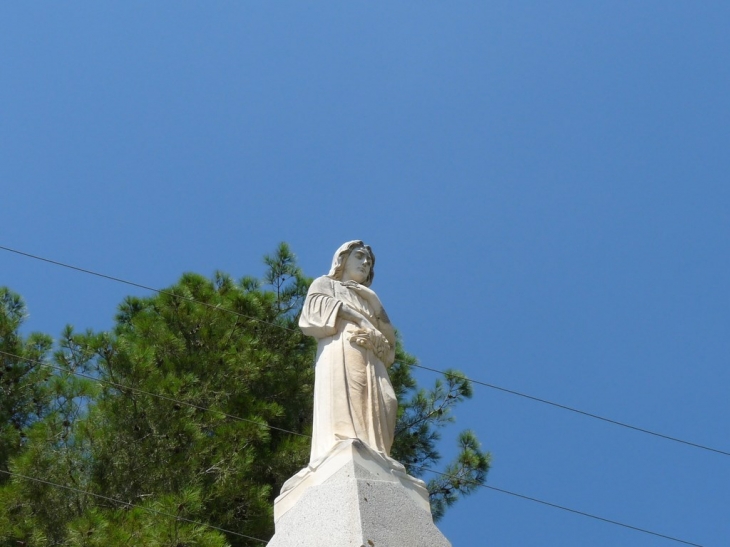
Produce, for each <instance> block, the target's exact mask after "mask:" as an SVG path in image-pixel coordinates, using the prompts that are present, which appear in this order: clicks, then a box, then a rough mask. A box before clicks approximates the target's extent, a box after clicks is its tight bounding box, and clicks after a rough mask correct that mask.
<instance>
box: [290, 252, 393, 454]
mask: <svg viewBox="0 0 730 547" xmlns="http://www.w3.org/2000/svg"><path fill="white" fill-rule="evenodd" d="M374 276H375V255H374V254H373V251H372V249H371V248H370V247H369V246H367V245H365V244H364V243H363V242H362V241H357V240H356V241H349V242H347V243H345V244H344V245H342V246H341V247H340V248H339V249H337V252H336V253H335V256H334V258H333V260H332V268H331V269H330V272H329V274H328V275H325V276H322V277H320V278H318V279H316V280H315V281H314V282H313V283H312V285H311V287H310V288H309V292H308V293H307V298H306V300H305V302H304V308H303V310H302V315H301V318H300V319H299V326H300V327H301V329H302V331H303V332H304V333H305V334H307V335H309V336H313V337H315V338H316V339H317V341H318V345H317V362H316V369H315V380H314V423H313V430H312V452H311V456H310V464H314V463H316V462H318V461H319V460H321V459H323V458H325V457H326V456H327V455H328V454H329V453H330V452H331V451H332V450H333V448H334V447H335V446H336V445H337V443H338V442H340V441H344V440H350V439H359V440H360V441H362V442H363V443H365V444H366V445H367V446H368V447H369V448H370V449H372V450H373V451H375V452H378V453H379V454H381V455H382V456H383V457H385V458H386V459H389V454H390V448H391V445H392V444H393V435H394V432H395V421H396V414H397V411H398V401H397V399H396V397H395V392H394V391H393V386H392V384H391V383H390V378H389V377H388V371H387V367H389V366H390V365H392V364H393V360H394V359H395V331H394V330H393V326H392V325H391V324H390V319H388V315H387V314H386V313H385V310H384V309H383V305H382V304H381V303H380V299H379V298H378V296H377V295H376V294H375V293H374V292H373V291H372V290H371V289H370V288H369V287H370V284H371V283H372V281H373V277H374Z"/></svg>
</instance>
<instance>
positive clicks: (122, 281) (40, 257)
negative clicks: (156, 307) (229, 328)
mask: <svg viewBox="0 0 730 547" xmlns="http://www.w3.org/2000/svg"><path fill="white" fill-rule="evenodd" d="M0 250H3V251H8V252H11V253H15V254H18V255H21V256H25V257H28V258H33V259H35V260H40V261H42V262H48V263H49V264H53V265H55V266H61V267H63V268H69V269H70V270H76V271H77V272H82V273H85V274H89V275H95V276H96V277H101V278H103V279H108V280H110V281H115V282H117V283H123V284H125V285H129V286H131V287H137V288H138V289H144V290H146V291H153V292H156V293H157V294H164V295H165V296H171V297H172V298H179V299H180V300H185V301H186V302H191V303H194V304H200V305H201V306H205V307H207V308H210V309H212V310H220V311H224V312H226V313H231V314H233V315H237V316H238V317H242V318H244V319H250V320H251V321H256V322H257V323H263V324H264V325H270V326H272V327H277V328H280V329H284V330H288V331H290V332H296V331H295V329H290V328H289V327H285V326H284V325H277V324H276V323H272V322H270V321H264V320H263V319H258V318H256V317H252V316H250V315H246V314H244V313H239V312H237V311H234V310H229V309H227V308H221V307H219V306H214V305H212V304H208V303H207V302H201V301H200V300H195V299H194V298H190V297H187V296H182V295H180V294H174V293H171V292H169V291H165V290H162V289H155V288H154V287H148V286H147V285H142V284H141V283H135V282H134V281H127V280H126V279H121V278H119V277H114V276H112V275H107V274H103V273H99V272H95V271H93V270H87V269H86V268H80V267H78V266H73V265H72V264H66V263H64V262H59V261H57V260H51V259H50V258H44V257H42V256H38V255H33V254H30V253H25V252H23V251H18V250H17V249H11V248H10V247H3V246H2V245H0Z"/></svg>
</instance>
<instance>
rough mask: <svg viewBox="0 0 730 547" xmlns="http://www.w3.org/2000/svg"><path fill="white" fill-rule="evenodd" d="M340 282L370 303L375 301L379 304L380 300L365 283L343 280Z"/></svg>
mask: <svg viewBox="0 0 730 547" xmlns="http://www.w3.org/2000/svg"><path fill="white" fill-rule="evenodd" d="M342 284H343V285H344V286H345V287H347V288H348V289H352V290H353V291H354V292H356V293H357V294H359V295H360V296H362V297H363V298H364V299H365V300H367V301H368V302H370V303H375V302H377V303H378V304H380V300H379V299H378V295H377V294H375V291H373V290H372V289H370V288H369V287H366V286H365V285H361V284H360V283H358V282H357V281H343V282H342Z"/></svg>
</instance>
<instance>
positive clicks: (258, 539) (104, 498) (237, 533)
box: [0, 469, 268, 543]
mask: <svg viewBox="0 0 730 547" xmlns="http://www.w3.org/2000/svg"><path fill="white" fill-rule="evenodd" d="M0 473H4V474H6V475H10V476H12V477H19V478H21V479H25V480H29V481H34V482H38V483H41V484H46V485H48V486H55V487H57V488H63V489H64V490H70V491H72V492H77V493H79V494H86V495H87V496H93V497H95V498H99V499H102V500H105V501H110V502H112V503H119V504H121V505H123V506H124V507H134V508H137V509H142V510H143V511H148V512H150V513H155V514H157V515H162V516H165V517H170V518H173V519H175V520H181V521H184V522H189V523H190V524H197V525H198V526H206V527H208V528H212V529H214V530H218V531H219V532H224V533H226V534H233V535H234V536H238V537H242V538H245V539H252V540H254V541H258V542H260V543H268V541H266V540H264V539H260V538H256V537H253V536H247V535H245V534H241V533H239V532H234V531H233V530H226V529H225V528H220V527H219V526H214V525H213V524H208V523H207V522H198V521H197V520H192V519H188V518H185V517H181V516H179V515H173V514H171V513H167V512H165V511H159V510H158V509H152V508H151V507H145V506H144V505H136V504H134V503H129V502H128V501H123V500H119V499H116V498H110V497H108V496H102V495H101V494H94V493H93V492H89V491H88V490H81V489H80V488H74V487H72V486H66V485H65V484H58V483H56V482H51V481H48V480H45V479H39V478H38V477H29V476H27V475H21V474H20V473H15V472H12V471H4V470H2V469H0Z"/></svg>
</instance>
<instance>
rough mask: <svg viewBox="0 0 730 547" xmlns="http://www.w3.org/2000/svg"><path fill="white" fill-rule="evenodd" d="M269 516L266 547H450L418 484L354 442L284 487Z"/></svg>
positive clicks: (345, 443)
mask: <svg viewBox="0 0 730 547" xmlns="http://www.w3.org/2000/svg"><path fill="white" fill-rule="evenodd" d="M274 515H275V517H274V518H275V521H276V534H274V537H273V538H272V539H271V541H270V542H269V544H268V545H269V547H295V546H296V547H451V544H450V543H449V542H448V540H447V539H446V538H445V537H444V536H443V534H442V533H441V532H440V531H439V530H438V528H436V526H435V525H434V523H433V519H432V518H431V510H430V508H429V504H428V491H427V490H426V487H425V484H424V483H423V481H420V480H418V479H416V478H414V477H411V476H410V475H407V474H406V473H405V470H404V469H403V467H402V466H401V465H400V464H398V463H397V462H395V460H391V459H390V458H386V457H384V456H383V455H382V454H379V453H377V452H374V451H373V450H371V449H370V448H368V447H367V446H366V445H364V444H363V443H361V442H360V441H358V440H356V439H351V440H346V441H342V442H340V443H338V445H337V446H336V447H335V449H334V450H333V451H332V452H331V453H330V454H329V455H328V456H327V458H325V459H323V460H322V461H321V462H319V463H318V464H316V465H312V466H309V467H307V468H305V469H303V470H302V471H300V472H299V473H297V474H296V475H295V476H294V477H292V478H291V479H290V480H289V481H287V483H286V484H285V485H284V488H282V494H281V495H280V496H279V497H278V498H277V499H276V501H275V503H274Z"/></svg>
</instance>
